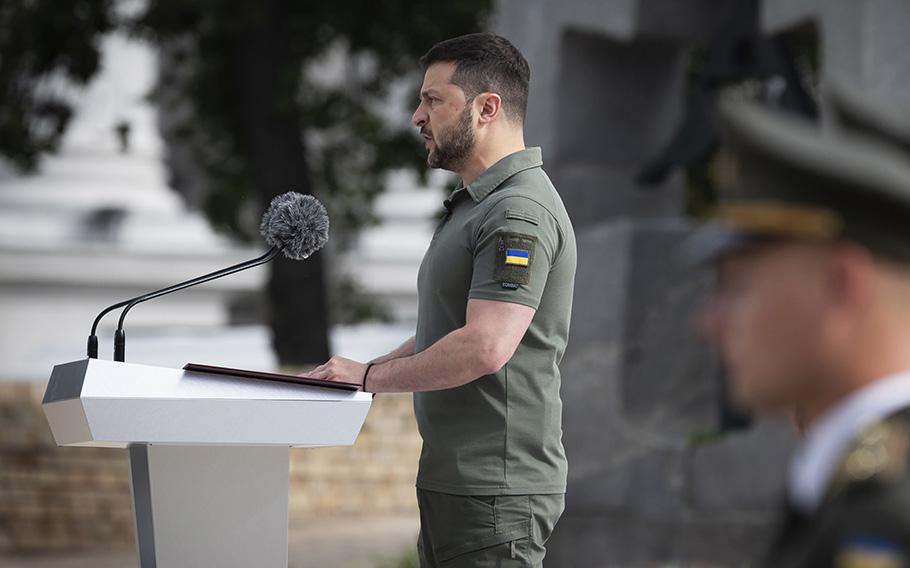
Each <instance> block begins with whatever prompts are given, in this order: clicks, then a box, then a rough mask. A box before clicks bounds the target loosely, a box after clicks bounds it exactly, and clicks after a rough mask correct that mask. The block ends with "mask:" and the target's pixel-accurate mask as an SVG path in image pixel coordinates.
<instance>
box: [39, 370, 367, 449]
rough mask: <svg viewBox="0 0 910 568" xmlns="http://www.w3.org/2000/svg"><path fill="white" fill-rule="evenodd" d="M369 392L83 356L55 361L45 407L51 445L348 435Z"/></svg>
mask: <svg viewBox="0 0 910 568" xmlns="http://www.w3.org/2000/svg"><path fill="white" fill-rule="evenodd" d="M372 400H373V396H372V394H370V393H366V392H363V391H350V390H339V389H335V388H325V387H318V386H310V385H301V384H295V383H287V382H278V381H270V380H255V379H249V378H243V377H236V376H230V375H220V374H209V373H202V372H198V371H190V370H184V369H170V368H164V367H152V366H148V365H136V364H134V363H120V362H115V361H107V360H103V359H83V360H80V361H72V362H70V363H64V364H62V365H57V366H56V367H54V371H53V373H52V374H51V378H50V382H49V383H48V387H47V391H46V392H45V396H44V402H43V407H44V414H45V416H46V417H47V419H48V423H49V425H50V427H51V432H52V433H53V434H54V439H55V440H56V441H57V443H58V444H59V445H68V446H102V447H126V446H128V445H129V444H131V443H151V444H171V445H183V444H189V445H223V444H230V445H243V446H260V445H283V446H296V447H315V446H335V445H350V444H353V443H354V440H355V439H356V438H357V434H358V432H359V431H360V428H361V426H362V425H363V421H364V419H365V418H366V415H367V412H368V411H369V408H370V405H371V402H372Z"/></svg>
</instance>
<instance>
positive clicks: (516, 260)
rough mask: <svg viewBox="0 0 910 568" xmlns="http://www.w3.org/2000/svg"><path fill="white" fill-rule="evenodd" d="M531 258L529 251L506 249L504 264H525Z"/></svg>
mask: <svg viewBox="0 0 910 568" xmlns="http://www.w3.org/2000/svg"><path fill="white" fill-rule="evenodd" d="M530 260H531V253H530V252H529V251H527V250H524V249H519V248H510V249H506V264H509V265H511V266H527V265H528V263H529V262H530Z"/></svg>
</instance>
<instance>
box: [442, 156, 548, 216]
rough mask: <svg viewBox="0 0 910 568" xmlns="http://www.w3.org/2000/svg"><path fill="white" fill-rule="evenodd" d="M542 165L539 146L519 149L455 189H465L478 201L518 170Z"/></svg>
mask: <svg viewBox="0 0 910 568" xmlns="http://www.w3.org/2000/svg"><path fill="white" fill-rule="evenodd" d="M542 165H543V157H542V155H541V152H540V148H526V149H524V150H519V151H518V152H515V153H513V154H509V155H508V156H506V157H505V158H502V159H501V160H499V161H498V162H496V163H495V164H493V165H492V166H490V167H489V168H487V169H486V171H484V172H483V173H482V174H480V175H479V176H478V177H477V179H475V180H474V181H473V182H472V183H471V184H470V185H468V186H467V187H464V186H463V185H459V186H458V188H456V189H455V191H456V192H457V191H458V190H460V189H466V190H467V192H468V194H469V195H470V196H471V199H473V200H474V201H476V202H478V203H479V202H480V201H483V199H484V198H485V197H486V196H488V195H490V194H491V193H493V190H495V189H496V188H497V187H499V186H500V185H502V182H504V181H506V180H507V179H509V178H510V177H512V176H514V175H515V174H517V173H518V172H522V171H524V170H530V169H531V168H539V167H540V166H542ZM453 193H454V192H453Z"/></svg>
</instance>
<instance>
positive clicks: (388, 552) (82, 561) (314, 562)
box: [0, 517, 417, 568]
mask: <svg viewBox="0 0 910 568" xmlns="http://www.w3.org/2000/svg"><path fill="white" fill-rule="evenodd" d="M416 540H417V519H416V518H413V517H356V518H354V517H351V518H347V517H334V518H323V519H314V520H311V521H307V522H304V523H296V524H295V525H294V526H292V527H291V530H290V533H289V535H288V541H289V543H288V554H289V562H288V565H289V568H380V567H382V568H386V567H388V568H399V567H398V566H395V565H394V563H393V562H392V561H393V560H395V559H398V558H401V557H402V556H403V555H404V554H406V553H407V552H408V551H409V550H411V549H413V548H414V544H415V542H416ZM135 565H136V556H135V553H134V551H133V550H132V549H118V550H111V551H108V552H103V553H92V554H85V553H81V554H77V553H74V554H67V555H58V554H54V555H38V556H28V557H9V556H2V555H0V567H3V568H123V567H124V566H135ZM402 568H404V566H402Z"/></svg>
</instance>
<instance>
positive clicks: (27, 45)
mask: <svg viewBox="0 0 910 568" xmlns="http://www.w3.org/2000/svg"><path fill="white" fill-rule="evenodd" d="M112 27H113V13H112V2H111V1H110V0H72V1H69V2H65V3H61V2H57V1H55V0H31V1H24V0H23V1H10V0H7V1H5V2H2V3H0V155H2V156H4V157H6V158H7V159H8V160H9V161H10V162H11V163H13V164H14V165H15V166H17V167H18V168H20V169H21V170H24V171H32V170H34V169H35V168H36V167H37V165H38V161H39V159H40V156H41V154H44V153H47V152H52V151H54V150H55V149H56V147H57V145H58V144H59V142H60V139H61V137H62V136H63V133H64V131H65V130H66V127H67V124H68V123H69V120H70V118H71V116H72V113H73V111H72V108H71V107H70V105H69V103H68V101H67V100H66V98H65V97H64V96H63V95H61V94H60V93H59V92H55V91H59V90H60V89H61V88H62V87H63V86H65V85H66V84H72V83H75V84H79V85H84V84H86V83H88V81H89V80H90V79H91V78H92V77H93V76H94V75H95V73H96V72H97V71H98V68H99V64H100V57H101V54H100V52H99V48H98V43H99V40H100V37H101V35H102V34H104V33H105V32H107V31H109V30H110V29H111V28H112Z"/></svg>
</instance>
